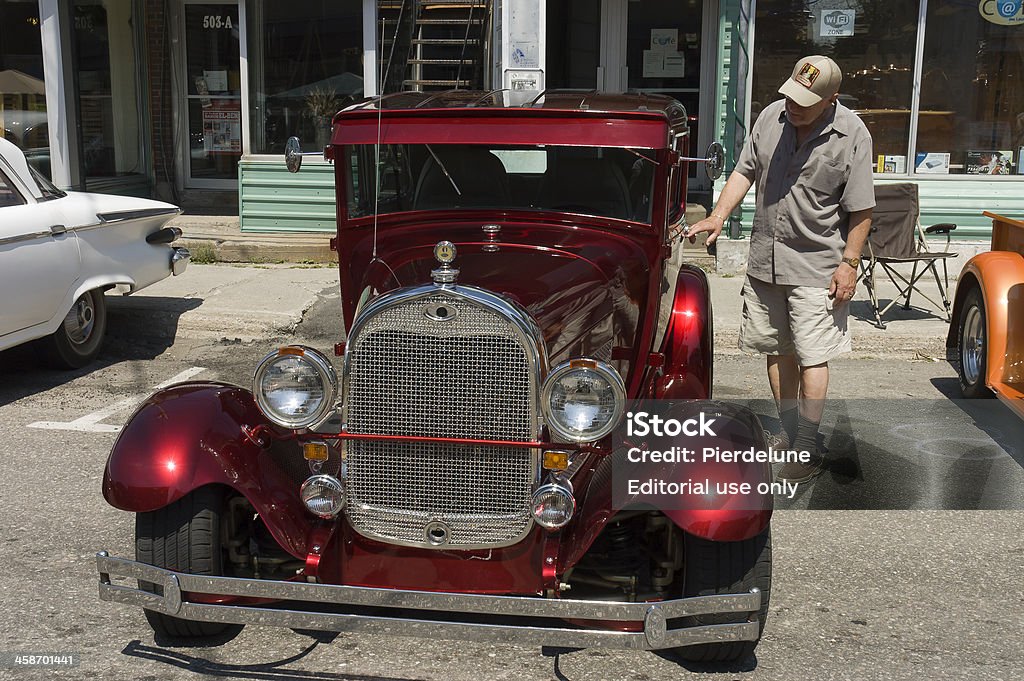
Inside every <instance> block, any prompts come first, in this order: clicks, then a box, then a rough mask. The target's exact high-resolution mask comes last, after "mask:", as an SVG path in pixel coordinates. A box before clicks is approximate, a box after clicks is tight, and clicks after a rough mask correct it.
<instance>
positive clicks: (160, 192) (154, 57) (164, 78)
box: [144, 0, 177, 201]
mask: <svg viewBox="0 0 1024 681" xmlns="http://www.w3.org/2000/svg"><path fill="white" fill-rule="evenodd" d="M168 5H169V2H168V0H145V15H144V16H145V28H144V31H145V37H146V48H147V54H146V61H147V64H148V71H149V73H148V74H147V75H148V79H147V81H148V82H147V89H148V95H149V115H150V121H149V123H150V130H152V145H153V147H152V155H153V171H154V175H155V178H154V179H155V185H154V186H155V188H156V192H155V195H156V198H159V199H163V200H168V201H174V200H176V198H177V197H176V196H175V194H176V190H175V180H174V172H175V169H174V157H175V151H174V143H175V139H174V119H173V111H172V93H171V50H170V30H169V26H170V23H169V22H170V12H169V7H168Z"/></svg>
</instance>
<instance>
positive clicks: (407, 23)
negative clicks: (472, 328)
mask: <svg viewBox="0 0 1024 681" xmlns="http://www.w3.org/2000/svg"><path fill="white" fill-rule="evenodd" d="M377 16H378V22H379V23H378V34H379V36H380V50H379V54H380V69H381V82H382V84H383V91H382V94H387V93H391V92H398V91H400V90H419V91H422V92H428V91H438V90H452V89H464V90H481V89H485V88H486V87H487V82H486V81H487V80H489V73H488V68H487V67H488V65H489V58H488V55H489V52H490V31H491V0H378V2H377Z"/></svg>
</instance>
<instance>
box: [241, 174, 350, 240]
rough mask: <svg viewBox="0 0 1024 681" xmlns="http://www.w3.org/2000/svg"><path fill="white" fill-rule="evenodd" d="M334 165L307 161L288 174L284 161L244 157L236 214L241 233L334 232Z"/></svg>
mask: <svg viewBox="0 0 1024 681" xmlns="http://www.w3.org/2000/svg"><path fill="white" fill-rule="evenodd" d="M334 208H335V203H334V166H333V165H331V164H328V163H311V162H308V161H307V162H306V163H304V164H303V165H302V170H300V171H299V172H297V173H289V172H288V170H287V169H286V168H285V166H284V160H283V159H282V160H272V159H267V160H255V159H245V158H243V159H242V160H241V161H240V162H239V164H238V215H239V220H240V222H241V227H242V231H243V232H295V231H301V232H334V231H335V229H336V227H335V210H334Z"/></svg>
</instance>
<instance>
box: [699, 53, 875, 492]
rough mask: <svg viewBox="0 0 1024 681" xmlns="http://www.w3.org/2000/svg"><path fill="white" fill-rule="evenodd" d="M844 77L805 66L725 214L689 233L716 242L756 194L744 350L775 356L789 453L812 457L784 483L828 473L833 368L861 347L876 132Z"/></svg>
mask: <svg viewBox="0 0 1024 681" xmlns="http://www.w3.org/2000/svg"><path fill="white" fill-rule="evenodd" d="M841 81H842V72H841V71H840V70H839V66H838V65H837V64H836V63H835V62H834V61H832V60H831V59H829V58H828V57H822V56H811V57H805V58H804V59H801V60H799V61H798V62H797V63H796V66H795V68H794V69H793V74H792V76H791V77H790V78H789V79H788V80H787V81H786V82H785V83H783V84H782V87H780V88H779V93H780V94H782V95H784V97H785V99H782V100H779V101H777V102H774V103H772V104H770V105H769V106H767V107H765V109H764V111H762V112H761V115H760V116H759V117H758V119H757V122H756V123H755V124H754V126H753V129H752V130H751V132H750V136H749V137H748V139H747V141H746V145H745V146H744V148H743V151H742V153H741V154H740V157H739V159H738V160H737V162H736V169H735V171H734V172H733V173H732V175H730V176H729V179H728V181H727V182H726V184H725V188H724V189H723V190H722V195H721V196H720V197H719V199H718V203H717V204H716V205H715V208H714V210H712V211H711V215H709V216H708V217H707V218H705V219H704V220H701V221H700V222H698V223H697V224H695V225H693V226H692V227H691V228H690V229H689V230H688V231H687V235H688V236H689V237H690V239H691V241H692V240H693V237H694V235H696V234H699V233H700V232H707V233H708V237H707V241H708V243H709V244H711V243H714V241H715V240H716V239H717V238H718V235H719V234H721V232H722V227H723V225H724V224H725V220H726V218H727V217H728V216H729V214H730V213H732V211H733V210H734V209H735V208H736V206H738V205H739V203H740V202H741V201H742V200H743V197H744V196H745V195H746V193H747V190H748V189H750V186H751V185H752V184H755V183H756V185H757V188H756V192H757V194H756V197H757V200H756V208H755V212H754V225H753V229H752V231H751V234H750V255H749V259H748V263H747V280H746V282H745V283H744V286H743V321H742V324H741V327H740V349H741V350H743V351H745V352H748V353H757V354H764V355H767V368H768V383H769V385H770V386H771V390H772V394H773V396H774V397H775V402H776V405H777V406H778V408H779V417H780V421H781V422H782V432H781V433H780V436H779V439H780V443H779V446H780V448H786V449H795V450H797V451H808V452H811V461H810V463H807V464H803V463H787V464H786V465H785V466H783V468H782V470H781V471H780V472H779V478H780V479H783V480H788V481H790V482H803V481H806V480H810V479H812V478H813V477H814V476H816V475H817V474H818V473H820V472H821V465H822V459H821V456H820V454H819V452H818V451H817V440H818V425H819V423H820V422H821V414H822V410H823V408H824V400H825V395H826V392H827V391H828V380H829V372H828V362H829V361H830V360H832V359H833V358H835V357H837V356H838V355H840V354H842V353H845V352H849V351H850V349H851V345H850V335H849V329H848V327H847V315H848V313H849V305H848V304H847V303H849V301H850V299H851V298H853V292H854V289H855V287H856V284H857V269H858V265H859V264H860V260H859V258H860V253H861V249H862V248H863V246H864V241H865V240H866V239H867V236H868V232H869V230H870V227H871V209H872V208H873V207H874V205H875V194H874V187H873V185H872V163H871V153H872V152H871V136H870V134H869V133H868V131H867V128H865V127H864V124H863V123H862V122H861V121H860V119H859V118H858V117H857V116H856V115H855V114H854V113H853V112H852V111H850V110H849V109H847V108H846V107H845V106H843V105H842V104H840V103H839V85H840V82H841Z"/></svg>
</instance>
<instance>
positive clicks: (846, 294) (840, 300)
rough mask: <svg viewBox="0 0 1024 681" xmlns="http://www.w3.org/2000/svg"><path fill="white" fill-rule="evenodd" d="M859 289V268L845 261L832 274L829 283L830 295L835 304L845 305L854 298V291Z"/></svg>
mask: <svg viewBox="0 0 1024 681" xmlns="http://www.w3.org/2000/svg"><path fill="white" fill-rule="evenodd" d="M855 290H857V270H855V269H854V268H853V267H851V266H850V265H849V264H847V263H845V262H841V263H839V267H837V268H836V271H835V272H834V273H833V274H832V282H831V283H830V284H829V285H828V296H829V298H832V299H833V300H834V304H835V305H843V304H844V303H848V302H850V301H851V300H853V292H854V291H855Z"/></svg>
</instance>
